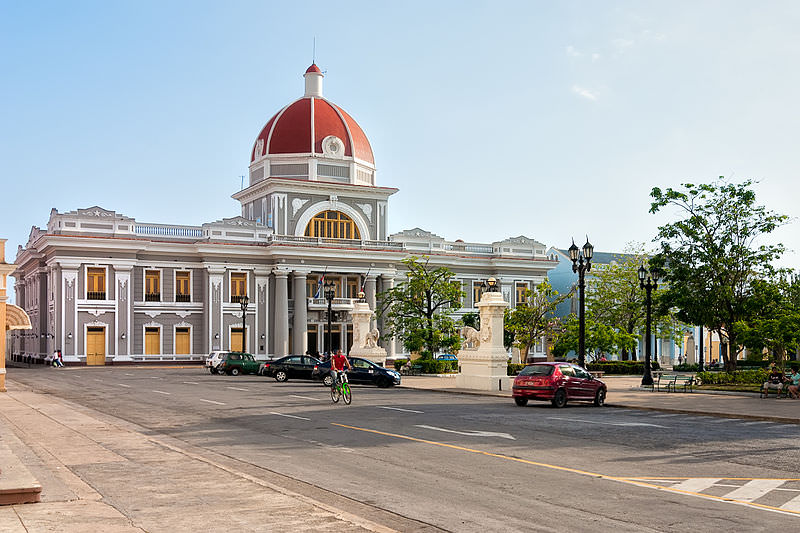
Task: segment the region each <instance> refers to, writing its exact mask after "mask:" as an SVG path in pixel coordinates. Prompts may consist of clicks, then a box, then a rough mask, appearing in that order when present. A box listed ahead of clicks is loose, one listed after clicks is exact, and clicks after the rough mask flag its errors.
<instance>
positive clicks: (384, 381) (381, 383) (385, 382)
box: [375, 376, 392, 389]
mask: <svg viewBox="0 0 800 533" xmlns="http://www.w3.org/2000/svg"><path fill="white" fill-rule="evenodd" d="M391 384H392V382H391V381H389V378H385V377H382V376H381V377H379V378H378V380H377V381H375V385H377V386H378V387H380V388H382V389H385V388H387V387H389V386H391Z"/></svg>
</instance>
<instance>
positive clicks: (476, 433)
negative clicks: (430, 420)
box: [416, 424, 517, 440]
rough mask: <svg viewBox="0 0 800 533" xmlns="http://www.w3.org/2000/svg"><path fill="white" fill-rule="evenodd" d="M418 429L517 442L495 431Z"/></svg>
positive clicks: (434, 427) (430, 427)
mask: <svg viewBox="0 0 800 533" xmlns="http://www.w3.org/2000/svg"><path fill="white" fill-rule="evenodd" d="M416 427H418V428H423V429H432V430H434V431H444V432H445V433H455V434H456V435H466V436H467V437H500V438H501V439H510V440H517V439H516V438H514V437H513V436H512V435H509V434H508V433H497V432H494V431H456V430H454V429H445V428H437V427H436V426H425V425H421V424H418V425H417V426H416Z"/></svg>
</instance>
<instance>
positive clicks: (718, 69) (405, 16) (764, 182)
mask: <svg viewBox="0 0 800 533" xmlns="http://www.w3.org/2000/svg"><path fill="white" fill-rule="evenodd" d="M798 28H800V2H796V1H786V2H770V1H767V2H750V1H741V2H736V1H719V2H703V1H688V2H676V1H663V2H656V1H653V2H640V1H630V2H619V1H603V2H596V1H585V2H569V1H563V2H549V1H548V2H534V1H523V2H464V1H454V2H444V1H442V2H439V1H437V2H430V1H422V2H409V1H404V2H392V3H389V2H329V1H328V2H311V1H305V2H280V3H278V2H274V3H269V2H244V1H227V2H204V1H192V2H179V1H167V2H164V1H158V2H152V1H136V2H134V1H115V2H108V1H98V2H88V1H81V2H62V1H58V2H55V1H54V2H37V1H27V2H17V1H11V0H2V1H0V50H2V52H0V54H1V55H0V61H2V63H0V68H2V74H3V83H2V84H0V110H1V114H0V163H1V164H2V166H1V167H0V171H1V172H2V184H3V189H4V206H3V207H4V211H3V214H2V225H0V237H5V238H7V239H8V241H9V242H8V245H7V260H9V261H13V259H14V257H15V255H16V248H17V245H18V244H24V243H25V242H26V241H27V236H28V233H29V231H30V227H31V226H32V225H37V226H40V227H41V226H44V225H45V224H46V223H47V219H48V215H49V212H50V209H51V208H56V209H58V210H59V211H69V210H74V209H77V208H82V207H90V206H92V205H99V206H102V207H104V208H107V209H111V210H115V211H117V212H118V213H122V214H124V215H127V216H131V217H134V218H136V219H137V220H138V221H143V222H162V223H174V224H192V225H199V224H202V223H203V222H207V221H211V220H217V219H221V218H223V217H230V216H235V215H237V214H238V213H239V208H238V203H237V202H235V201H234V200H232V199H231V198H230V195H231V194H232V193H234V192H235V191H237V190H238V189H239V187H240V183H241V181H240V178H239V176H241V175H245V174H246V173H247V165H248V163H249V159H248V156H249V153H250V150H251V147H252V144H253V142H254V139H255V137H256V135H257V134H258V132H259V131H260V129H261V128H262V126H263V125H264V124H265V123H266V121H267V120H268V119H269V118H270V117H271V116H272V115H273V114H274V113H275V112H276V111H277V110H279V109H280V108H281V107H282V106H284V105H285V104H287V103H289V102H290V101H292V100H294V99H295V98H297V97H299V96H302V93H303V79H302V74H303V72H304V71H305V69H306V68H307V67H308V66H309V64H310V63H311V58H312V40H313V39H314V37H316V42H317V47H316V60H317V64H318V65H319V66H320V67H321V68H322V69H323V70H324V71H326V78H325V87H324V92H325V96H326V97H327V98H329V99H331V100H332V101H333V102H335V103H337V104H339V105H340V106H342V107H343V108H344V109H346V110H347V111H348V112H349V113H350V114H351V115H353V117H355V119H356V120H357V121H358V122H359V123H360V124H361V126H362V127H363V129H364V131H365V132H366V133H367V135H368V137H369V138H370V141H371V143H372V147H373V150H374V153H375V158H376V164H377V166H378V183H379V185H383V186H390V187H397V188H399V189H400V192H399V193H397V194H396V195H395V196H394V197H393V198H392V199H391V201H390V202H391V203H390V213H389V224H390V230H391V231H392V232H396V231H400V230H402V229H407V228H411V227H415V226H419V227H421V228H424V229H426V230H429V231H433V232H434V233H437V234H439V235H441V236H443V237H445V238H447V239H458V238H461V239H464V240H467V241H474V242H491V241H493V240H500V239H503V238H506V237H510V236H517V235H520V234H524V235H527V236H529V237H533V238H535V239H537V240H539V241H541V242H543V243H545V244H546V245H554V246H558V247H567V246H569V244H570V239H571V237H572V236H574V237H575V239H576V242H578V244H582V241H583V238H584V235H585V234H587V233H588V235H589V238H590V240H591V241H592V243H593V244H594V245H595V247H596V248H597V249H598V250H602V251H615V250H621V249H622V248H623V247H624V246H625V245H626V243H628V242H631V241H638V242H649V241H650V240H651V239H652V237H653V236H654V235H655V232H656V228H657V226H658V225H659V224H660V223H663V222H664V221H666V220H667V217H663V216H654V215H650V214H648V212H647V211H648V208H649V196H648V193H649V191H650V189H651V188H652V187H653V186H659V187H662V188H663V187H668V186H677V185H678V184H679V183H681V182H685V181H693V182H707V181H712V180H714V179H715V178H716V177H717V176H720V175H725V176H728V177H732V179H733V180H742V179H745V178H754V179H757V180H760V184H759V185H758V187H757V189H756V190H757V193H758V199H759V202H760V203H762V204H764V205H766V206H767V207H769V208H770V209H773V210H775V211H778V212H781V213H784V214H787V215H790V216H792V217H797V216H798V215H800V208H799V207H798V205H799V202H798V198H800V196H798V185H797V183H798V182H797V178H798V168H800V165H798V162H799V160H800V150H798V148H797V145H798V139H797V128H798V124H800V103H798V102H799V99H798V96H797V94H798V86H799V85H800V84H798V81H800V79H799V78H800V74H799V72H800V70H799V69H798V65H800V32H798ZM775 236H776V239H777V240H780V241H782V242H784V244H785V245H786V246H787V247H788V248H790V249H791V250H792V251H791V252H790V253H789V254H787V255H786V257H785V259H784V260H783V261H782V264H786V265H790V264H794V263H796V262H797V261H798V259H800V254H798V251H800V231H798V224H797V223H793V224H791V225H789V226H787V227H785V228H783V229H781V230H780V231H779V232H777V233H776V234H775Z"/></svg>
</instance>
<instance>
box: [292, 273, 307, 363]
mask: <svg viewBox="0 0 800 533" xmlns="http://www.w3.org/2000/svg"><path fill="white" fill-rule="evenodd" d="M306 305H307V300H306V273H305V272H298V271H295V272H294V320H293V321H292V346H293V350H292V351H293V352H294V353H295V354H301V355H302V354H305V353H306V351H307V350H308V312H307V311H308V310H307V307H306Z"/></svg>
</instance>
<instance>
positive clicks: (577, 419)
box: [548, 416, 669, 428]
mask: <svg viewBox="0 0 800 533" xmlns="http://www.w3.org/2000/svg"><path fill="white" fill-rule="evenodd" d="M548 419H550V420H566V421H567V422H583V423H584V424H600V425H604V426H625V427H633V426H648V427H654V428H669V426H659V425H658V424H648V423H646V422H598V421H597V420H581V419H579V418H562V417H559V416H550V417H548Z"/></svg>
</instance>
